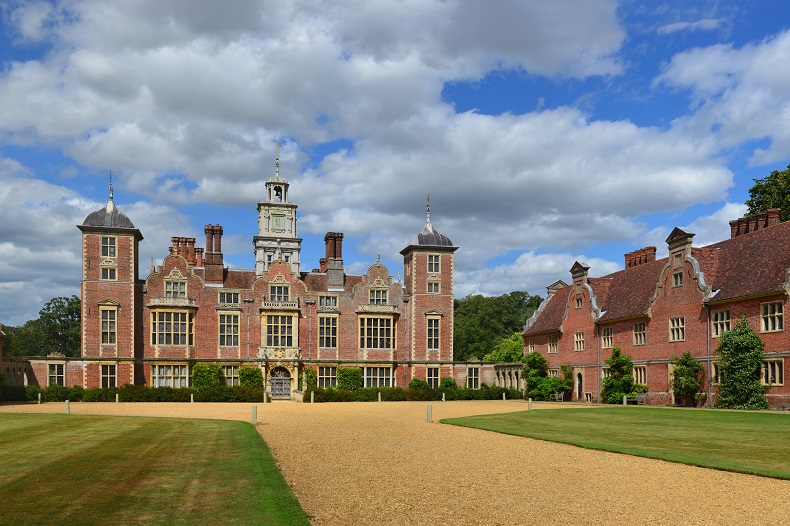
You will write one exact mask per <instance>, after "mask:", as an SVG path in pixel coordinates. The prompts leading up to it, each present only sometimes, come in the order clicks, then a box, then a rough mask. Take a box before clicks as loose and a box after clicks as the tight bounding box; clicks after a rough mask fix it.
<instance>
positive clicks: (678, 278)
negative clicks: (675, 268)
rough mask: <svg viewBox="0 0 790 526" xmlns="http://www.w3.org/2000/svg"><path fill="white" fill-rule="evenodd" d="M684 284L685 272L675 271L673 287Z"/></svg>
mask: <svg viewBox="0 0 790 526" xmlns="http://www.w3.org/2000/svg"><path fill="white" fill-rule="evenodd" d="M682 286H683V272H674V273H673V274H672V287H673V288H674V287H682Z"/></svg>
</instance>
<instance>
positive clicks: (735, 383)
mask: <svg viewBox="0 0 790 526" xmlns="http://www.w3.org/2000/svg"><path fill="white" fill-rule="evenodd" d="M764 350H765V346H764V345H763V341H762V340H761V339H760V337H759V336H758V335H757V334H755V333H754V331H753V330H752V329H751V327H749V324H748V323H747V321H746V316H744V317H742V318H741V321H739V322H738V323H736V324H735V327H733V328H732V330H731V331H726V332H725V333H724V334H722V335H721V337H720V338H719V347H718V349H717V351H718V352H719V354H721V363H720V365H719V367H720V370H721V377H722V378H721V382H720V383H719V393H718V396H717V401H716V405H717V406H719V407H724V408H728V409H767V408H768V401H767V399H766V398H765V386H763V385H762V384H761V383H760V376H761V369H762V366H763V352H764Z"/></svg>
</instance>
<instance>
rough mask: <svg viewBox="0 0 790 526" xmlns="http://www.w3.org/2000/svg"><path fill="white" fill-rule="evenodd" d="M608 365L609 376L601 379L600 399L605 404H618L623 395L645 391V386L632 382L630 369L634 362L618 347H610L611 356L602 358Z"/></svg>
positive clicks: (631, 369) (632, 367)
mask: <svg viewBox="0 0 790 526" xmlns="http://www.w3.org/2000/svg"><path fill="white" fill-rule="evenodd" d="M604 361H605V362H606V364H607V365H608V366H609V376H608V377H606V378H604V379H603V382H602V384H603V389H602V390H601V401H602V402H603V403H605V404H619V403H622V401H623V396H633V395H634V394H636V393H640V392H646V390H647V389H646V387H639V386H638V385H635V384H634V377H633V376H632V375H631V371H633V369H634V364H633V362H632V361H631V359H630V358H629V357H628V356H627V355H625V354H622V353H621V352H620V347H615V348H614V349H612V356H611V357H609V358H607V359H606V360H604Z"/></svg>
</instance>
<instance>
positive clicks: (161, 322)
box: [151, 310, 195, 347]
mask: <svg viewBox="0 0 790 526" xmlns="http://www.w3.org/2000/svg"><path fill="white" fill-rule="evenodd" d="M168 315H169V317H168ZM176 318H179V319H176ZM168 326H169V328H168ZM168 337H169V338H168ZM194 342H195V316H194V314H193V313H192V312H191V311H185V310H153V311H151V345H153V346H159V345H178V346H190V347H191V346H193V345H194V344H195V343H194Z"/></svg>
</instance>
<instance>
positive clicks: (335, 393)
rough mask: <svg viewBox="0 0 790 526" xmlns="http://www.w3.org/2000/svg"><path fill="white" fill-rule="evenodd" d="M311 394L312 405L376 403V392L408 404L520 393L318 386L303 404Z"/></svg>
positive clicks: (417, 386) (518, 395)
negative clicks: (325, 403) (443, 398)
mask: <svg viewBox="0 0 790 526" xmlns="http://www.w3.org/2000/svg"><path fill="white" fill-rule="evenodd" d="M410 387H411V385H410ZM311 393H314V395H313V396H314V400H315V402H316V403H324V402H376V401H378V393H381V400H382V402H399V401H406V400H408V401H412V402H414V401H418V402H430V401H438V400H441V399H442V394H444V397H445V400H501V399H502V394H504V395H505V398H507V399H509V400H516V399H522V398H523V396H522V394H521V391H519V390H518V389H506V388H504V387H497V386H492V387H488V386H485V387H482V388H480V389H466V388H463V387H454V388H453V387H450V388H447V389H441V388H440V389H431V388H430V387H427V386H423V385H422V384H420V383H415V387H414V388H409V389H403V388H402V387H364V388H361V389H354V390H350V389H335V388H331V387H330V388H321V387H318V388H315V389H308V390H306V391H305V393H304V401H305V402H307V401H308V400H310V394H311Z"/></svg>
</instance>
